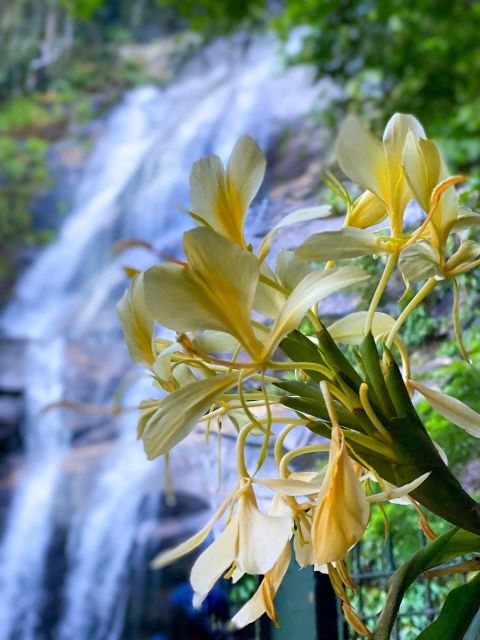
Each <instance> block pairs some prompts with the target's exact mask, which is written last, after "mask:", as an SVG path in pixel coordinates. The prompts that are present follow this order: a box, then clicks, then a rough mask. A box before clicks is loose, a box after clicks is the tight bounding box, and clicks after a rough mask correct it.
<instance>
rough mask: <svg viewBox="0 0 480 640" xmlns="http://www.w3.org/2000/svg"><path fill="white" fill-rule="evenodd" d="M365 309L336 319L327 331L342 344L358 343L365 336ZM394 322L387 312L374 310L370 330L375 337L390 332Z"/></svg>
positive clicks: (366, 313)
mask: <svg viewBox="0 0 480 640" xmlns="http://www.w3.org/2000/svg"><path fill="white" fill-rule="evenodd" d="M367 315H368V312H367V311H357V312H355V313H350V314H349V315H348V316H345V317H344V318H340V320H336V321H335V322H334V323H333V324H331V325H330V326H329V327H328V333H329V334H330V335H331V336H332V338H333V339H334V340H335V342H342V343H344V344H360V342H362V340H363V338H364V337H365V322H366V320H367ZM394 324H395V319H394V318H392V316H389V315H388V313H382V312H380V311H377V312H375V314H374V316H373V321H372V327H371V331H372V334H373V336H374V338H376V337H377V336H381V335H383V334H385V333H390V331H391V329H392V328H393V326H394Z"/></svg>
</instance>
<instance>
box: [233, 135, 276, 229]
mask: <svg viewBox="0 0 480 640" xmlns="http://www.w3.org/2000/svg"><path fill="white" fill-rule="evenodd" d="M266 165H267V162H266V160H265V156H264V155H263V152H262V150H261V149H260V147H259V146H258V144H257V143H256V142H255V140H253V138H251V137H250V136H247V135H244V136H241V138H239V139H238V140H237V143H236V144H235V146H234V148H233V151H232V155H231V156H230V160H229V161H228V165H227V175H226V183H227V192H228V198H229V204H230V210H231V215H232V217H233V221H234V223H235V224H234V227H235V229H236V233H238V235H239V236H240V234H241V235H242V237H243V223H244V220H245V216H246V213H247V211H248V207H249V206H250V204H251V203H252V200H253V199H254V197H255V196H256V195H257V192H258V190H259V189H260V187H261V185H262V182H263V178H264V176H265V168H266ZM231 239H232V240H233V238H231Z"/></svg>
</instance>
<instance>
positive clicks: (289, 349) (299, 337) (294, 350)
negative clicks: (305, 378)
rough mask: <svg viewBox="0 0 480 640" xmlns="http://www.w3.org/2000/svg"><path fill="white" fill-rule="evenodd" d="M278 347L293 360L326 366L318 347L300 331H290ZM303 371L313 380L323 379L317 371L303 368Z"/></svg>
mask: <svg viewBox="0 0 480 640" xmlns="http://www.w3.org/2000/svg"><path fill="white" fill-rule="evenodd" d="M280 348H281V350H282V351H283V353H285V355H287V356H288V357H289V358H290V360H292V361H293V362H312V363H313V364H320V365H322V366H326V364H325V360H324V359H323V357H322V355H321V353H320V351H319V350H318V347H317V346H316V345H315V344H314V343H313V342H312V341H311V340H309V339H308V338H307V337H306V336H304V335H303V334H302V333H300V331H292V332H291V333H289V334H288V336H287V337H286V338H284V339H283V340H282V341H281V343H280ZM305 372H306V373H307V374H308V375H309V376H310V378H311V379H312V380H314V381H315V382H320V381H321V380H324V379H325V376H323V375H322V374H321V373H320V372H319V371H313V370H311V369H305Z"/></svg>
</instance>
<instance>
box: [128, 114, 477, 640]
mask: <svg viewBox="0 0 480 640" xmlns="http://www.w3.org/2000/svg"><path fill="white" fill-rule="evenodd" d="M336 150H337V159H338V164H339V166H340V168H341V169H342V171H343V173H344V174H345V175H346V176H347V177H348V178H349V179H350V180H351V181H353V182H354V183H356V184H357V185H359V186H360V187H361V188H362V189H365V191H364V192H363V194H362V195H361V196H360V197H359V198H358V199H357V200H355V201H352V200H351V198H350V196H349V193H348V191H347V190H346V188H345V187H344V186H343V184H342V183H341V182H340V181H339V180H338V179H337V178H333V177H331V178H330V179H329V182H330V184H331V186H332V188H334V189H335V191H336V192H337V194H338V195H340V196H341V197H342V198H343V200H344V201H345V208H346V216H345V222H344V226H343V227H342V228H341V229H340V230H338V231H328V232H323V233H316V234H314V235H312V236H311V237H309V238H308V239H307V240H305V241H304V242H303V243H302V244H300V246H298V247H296V248H293V249H292V248H289V250H285V249H283V250H281V251H280V252H278V254H277V256H276V261H275V263H274V264H273V263H271V262H270V256H271V252H272V240H273V238H274V236H275V234H276V233H277V231H278V230H279V229H281V228H284V227H287V226H289V225H292V224H299V223H301V222H303V221H306V220H314V219H316V218H321V217H325V216H327V215H329V213H330V210H329V207H327V206H319V207H312V208H308V209H301V210H298V211H295V212H293V213H290V214H288V215H287V216H286V217H285V218H283V219H282V220H281V221H280V223H278V224H277V225H276V226H275V227H273V229H271V231H270V232H269V233H268V234H267V235H266V236H265V238H264V239H263V241H262V242H261V243H260V246H259V247H258V250H257V251H254V250H253V248H252V246H251V245H249V244H247V241H246V239H245V235H244V222H245V217H246V214H247V211H248V209H249V206H250V204H251V202H252V201H253V199H254V197H255V195H256V194H257V192H258V190H259V188H260V186H261V184H262V181H263V177H264V173H265V167H266V162H265V158H264V156H263V154H262V152H261V150H260V149H259V147H258V146H257V145H256V143H255V142H254V141H253V140H252V139H251V138H250V137H248V136H243V137H242V138H240V140H239V141H238V142H237V144H236V145H235V147H234V149H233V152H232V155H231V157H230V160H229V162H228V164H227V167H226V168H224V166H223V165H222V163H221V161H220V159H219V158H218V157H216V156H209V157H206V158H204V159H201V160H199V161H197V162H195V163H194V165H193V168H192V172H191V176H190V196H191V211H190V215H191V217H192V218H193V220H194V221H195V223H196V227H195V228H194V229H192V230H190V231H187V232H186V233H185V235H184V239H183V249H184V255H185V259H184V261H183V260H182V261H170V262H165V263H163V264H158V265H155V266H153V267H151V268H150V269H148V270H147V271H145V272H143V273H134V272H132V275H133V277H132V281H131V285H130V288H129V290H128V291H127V292H126V293H125V295H124V297H123V298H122V300H121V301H120V303H119V305H118V312H119V315H120V319H121V323H122V327H123V331H124V335H125V339H126V342H127V345H128V347H129V351H130V355H131V357H132V359H133V360H134V361H135V362H136V363H138V364H140V365H142V366H144V367H146V368H147V369H148V371H149V373H150V375H151V377H152V379H153V381H154V384H155V386H156V387H157V389H158V390H160V391H162V390H163V391H164V392H166V393H167V395H165V394H163V395H162V394H161V393H159V394H158V396H159V397H158V398H155V399H150V400H146V401H144V402H143V403H142V405H141V407H140V418H139V422H138V437H139V438H141V439H142V440H143V442H144V446H145V450H146V453H147V455H148V457H149V458H155V457H157V456H161V455H166V454H168V453H169V452H170V450H171V449H172V448H173V447H174V446H175V445H176V444H178V443H179V442H180V441H181V440H183V439H184V438H185V437H186V436H187V435H188V434H189V433H190V432H191V431H192V430H193V429H194V428H195V427H196V426H197V425H199V424H203V425H206V426H208V428H211V429H213V428H215V427H214V425H215V424H216V420H219V419H221V418H229V419H230V421H231V423H232V424H233V425H234V426H235V428H236V430H237V442H236V450H237V463H236V464H237V470H238V482H237V486H236V487H235V488H234V489H233V491H232V492H231V494H230V495H229V496H228V497H227V498H226V500H225V501H224V502H223V503H222V505H221V506H220V508H219V509H218V511H217V512H216V513H215V514H214V516H213V517H212V518H211V520H210V521H209V522H208V523H207V524H206V525H205V527H204V528H203V529H202V530H201V531H200V532H198V533H197V534H196V535H194V536H193V537H192V538H190V539H189V540H187V541H185V542H184V543H182V544H181V545H180V546H179V547H177V548H175V549H172V550H169V551H166V552H163V553H161V554H160V555H159V556H158V557H157V558H156V559H155V560H154V563H153V564H154V566H156V567H163V566H165V565H166V564H168V563H170V562H172V561H173V560H175V559H176V558H178V557H180V556H182V555H184V554H186V553H189V552H191V551H192V550H194V549H195V548H197V547H199V546H200V545H202V544H203V543H204V541H206V539H207V538H208V536H209V534H210V532H211V530H212V527H213V526H214V524H215V523H217V522H220V521H222V519H223V521H224V522H225V527H224V529H223V532H222V533H221V535H219V536H218V537H217V538H216V539H215V541H214V542H213V543H212V544H211V545H210V546H208V547H207V548H206V549H205V550H204V551H203V552H202V553H201V554H200V556H199V557H198V558H197V560H196V562H195V564H194V566H193V569H192V573H191V583H192V586H193V589H194V592H195V602H196V603H201V601H202V600H203V599H204V598H205V596H206V595H207V594H208V592H209V590H210V589H211V588H212V586H213V585H214V584H215V582H216V581H217V580H218V579H219V578H220V577H221V576H224V577H226V578H230V579H232V580H233V581H236V580H238V579H239V578H240V577H241V576H242V575H244V574H245V573H247V574H253V575H260V576H263V578H262V581H261V583H260V586H259V588H258V590H257V591H256V592H255V594H254V595H253V597H252V599H251V600H250V601H249V602H248V603H247V604H245V605H244V607H243V608H242V609H241V610H240V611H239V612H238V613H237V614H236V615H235V616H234V618H233V624H234V625H235V626H237V627H242V626H245V625H246V624H248V623H250V622H252V621H254V620H255V619H257V618H258V617H259V616H261V615H262V614H263V613H266V614H267V615H268V616H269V617H270V618H271V619H272V620H274V621H275V622H277V613H276V610H275V606H274V597H275V594H276V592H277V590H278V587H279V585H280V583H281V581H282V579H283V577H284V575H285V572H286V570H287V567H288V566H289V563H290V562H291V554H292V549H293V554H294V557H295V560H296V562H297V563H298V565H299V566H300V567H305V566H307V565H313V567H314V568H315V569H316V570H320V571H325V572H328V574H329V576H330V579H331V582H332V585H333V587H334V589H335V591H336V592H337V594H338V595H339V597H340V598H341V599H342V601H343V608H344V613H345V616H346V619H347V620H348V622H349V623H350V624H351V625H352V626H353V627H354V628H355V629H356V630H357V632H358V633H359V634H361V635H365V636H369V634H370V631H369V630H368V629H367V628H366V626H365V625H364V624H363V622H362V621H361V620H360V619H359V618H358V616H357V615H356V614H355V612H354V611H353V609H352V607H351V605H350V602H349V599H348V593H347V589H350V588H353V587H354V585H353V583H352V580H351V578H350V576H349V574H348V571H347V565H346V558H347V556H348V553H349V550H350V549H351V548H352V546H354V545H355V544H356V543H357V542H358V541H360V540H361V539H362V537H363V535H364V533H365V531H366V529H367V526H368V522H369V518H370V510H371V505H372V504H373V503H378V502H381V501H384V500H390V499H399V498H403V499H404V501H405V497H407V498H408V500H406V501H407V503H408V504H410V503H411V504H413V505H414V506H415V508H417V509H419V506H418V503H421V504H423V505H425V506H427V507H428V508H429V509H430V510H432V511H433V512H435V513H437V514H439V515H441V516H442V517H444V518H445V519H447V520H449V521H450V522H452V523H453V524H456V525H459V526H462V527H464V528H466V529H468V530H470V531H473V532H475V533H479V532H480V517H479V515H478V509H476V503H475V502H474V501H473V500H472V499H471V498H470V496H468V495H467V494H466V493H465V492H464V491H463V489H462V488H461V486H460V485H459V483H458V482H457V481H456V479H455V478H454V477H453V476H452V474H451V473H450V471H449V470H448V467H447V466H446V464H445V460H444V456H443V454H442V452H439V451H438V448H437V447H436V446H435V444H434V443H433V442H432V441H431V439H430V438H429V436H428V434H427V432H426V430H425V428H424V427H423V425H422V423H421V422H420V420H419V418H418V416H417V414H416V412H415V409H414V407H413V404H412V401H411V396H412V395H413V392H414V391H415V390H416V391H418V392H419V393H421V394H423V395H424V396H425V397H426V398H427V399H428V401H429V402H430V403H431V404H432V406H433V407H434V408H435V409H436V410H438V411H439V412H440V413H442V414H443V415H444V416H446V417H447V418H448V419H449V420H451V421H452V422H454V423H456V424H457V425H459V426H460V427H463V428H464V429H466V430H467V431H468V432H469V433H470V434H471V435H472V436H475V437H479V436H480V416H479V415H478V414H476V413H475V412H473V411H472V410H471V409H470V408H469V407H467V406H466V405H464V404H463V403H461V402H459V401H458V400H456V399H454V398H451V397H449V396H447V395H445V394H443V393H441V392H440V391H436V390H433V389H430V388H429V387H428V386H426V385H424V384H423V383H420V382H417V381H415V380H413V379H412V373H411V366H410V360H409V356H408V353H407V350H406V348H405V345H404V343H403V342H402V340H401V337H400V330H401V328H402V325H403V323H404V322H405V320H406V318H407V317H408V315H409V314H410V313H411V312H412V311H413V310H414V309H415V308H416V307H417V306H418V305H419V304H421V303H422V301H423V300H424V299H425V298H426V296H427V295H428V294H429V293H430V292H431V291H432V290H433V289H434V288H435V287H436V286H437V285H438V284H439V282H441V281H442V280H445V279H448V280H449V281H451V282H452V283H453V287H454V300H455V303H454V319H456V320H458V295H457V293H456V286H455V276H456V275H457V274H460V273H464V272H467V271H470V270H471V269H473V268H474V267H475V266H477V265H478V264H479V256H480V245H478V244H477V243H475V242H473V241H472V240H469V239H465V235H466V231H465V230H468V229H469V228H471V227H473V226H475V225H478V224H479V222H480V214H478V213H475V212H473V211H471V210H469V209H466V208H465V207H460V206H459V203H458V197H457V193H456V189H455V185H456V184H457V183H459V182H461V181H462V180H463V178H462V177H461V176H450V175H449V172H448V170H447V168H446V166H445V163H444V161H443V158H442V156H441V153H440V151H439V149H438V147H437V146H436V145H435V143H434V142H432V141H431V140H428V139H427V138H426V135H425V133H424V130H423V128H422V127H421V125H420V123H419V122H418V121H417V120H416V119H415V118H414V117H413V116H409V115H403V114H396V115H394V116H393V117H392V118H391V120H390V121H389V123H388V125H387V127H386V129H385V133H384V136H383V140H382V141H380V140H377V139H376V138H375V137H374V136H373V135H372V134H371V133H370V132H369V131H367V130H366V129H364V127H363V126H362V125H361V123H360V122H359V121H358V120H356V119H355V118H353V117H352V118H349V119H347V120H346V122H345V123H344V125H343V127H342V129H341V131H340V134H339V138H338V142H337V149H336ZM411 200H416V202H417V203H418V205H419V207H420V208H421V209H422V210H423V211H424V216H423V219H422V221H421V222H420V223H419V225H418V226H417V227H416V228H413V229H411V228H407V226H406V225H405V224H404V215H405V210H406V208H407V205H408V203H409V202H410V201H411ZM381 224H384V226H383V227H382V226H381ZM369 254H371V255H374V256H376V257H378V260H380V261H382V262H383V263H384V270H383V274H382V276H381V277H380V279H379V282H378V286H377V288H376V291H375V294H374V296H373V298H372V301H371V304H370V306H369V308H368V309H366V310H361V311H358V312H356V313H353V314H349V315H347V316H345V317H343V318H341V319H339V320H338V321H336V322H335V323H333V324H332V325H330V327H328V329H327V328H326V327H325V326H324V325H323V324H322V322H321V320H320V318H321V304H322V300H324V299H325V298H326V297H328V296H330V295H332V294H334V293H337V292H339V291H341V290H343V289H345V288H347V287H351V286H353V285H358V284H359V283H360V282H362V281H364V280H365V279H366V278H367V277H368V276H367V274H365V273H364V272H363V271H362V269H360V268H359V267H358V266H352V265H349V264H348V260H349V259H351V258H356V257H359V256H363V255H369ZM339 260H341V261H342V265H341V266H337V261H339ZM397 269H399V270H400V271H401V273H402V275H403V278H404V280H405V281H406V282H407V283H408V282H414V283H415V282H417V281H424V283H423V284H422V285H421V286H419V287H417V289H418V290H417V293H416V294H415V295H413V297H412V298H411V300H410V302H409V304H408V305H407V306H406V307H405V309H404V310H403V311H402V312H401V313H399V315H398V316H397V317H394V316H392V315H388V314H385V313H381V312H379V311H377V308H378V305H379V304H380V302H381V298H382V296H383V294H384V292H385V289H386V287H387V284H388V282H389V280H390V278H391V277H392V275H393V274H394V273H395V271H396V270H397ZM414 286H416V285H414ZM156 325H159V326H160V327H164V328H167V329H170V330H173V331H174V332H176V339H174V340H167V339H165V338H161V337H157V333H156V329H155V327H156ZM457 325H458V322H457V321H456V326H457ZM305 326H308V328H309V330H308V331H307V332H305V331H304V330H303V328H304V327H305ZM305 333H308V335H305ZM345 345H347V346H345ZM348 345H352V346H351V347H348ZM347 348H351V349H353V350H354V352H355V355H356V358H357V361H358V363H359V368H358V370H357V369H356V368H355V367H353V366H352V364H351V360H349V359H348V358H347V357H346V355H345V349H347ZM395 350H396V352H397V353H398V354H399V357H400V360H401V368H400V367H399V366H398V365H397V363H396V361H395V358H394V356H393V355H392V353H393V352H394V351H395ZM273 408H275V411H273ZM297 429H304V430H308V431H309V432H310V433H311V434H313V435H312V437H313V438H314V440H313V441H314V444H310V445H308V446H304V447H301V448H298V449H288V448H287V447H286V446H285V440H286V437H287V435H288V434H289V433H290V432H291V431H293V430H297ZM251 438H255V439H256V441H257V442H258V440H259V439H260V441H261V443H262V444H261V446H260V447H259V457H258V462H257V465H256V468H255V469H249V468H248V466H247V464H246V462H245V447H246V445H247V443H248V442H249V440H250V439H251ZM328 441H330V442H328ZM272 444H274V447H273V448H274V458H275V463H276V468H277V471H278V473H277V476H276V477H264V476H262V468H263V465H264V462H265V460H266V457H267V453H268V451H269V449H270V448H271V446H272ZM317 452H325V453H327V452H328V461H327V462H326V463H324V464H323V466H322V464H321V462H320V461H319V462H318V463H317V465H316V466H314V468H312V469H311V470H310V471H302V472H298V471H295V470H294V469H293V468H292V461H293V460H294V459H295V458H298V457H300V456H304V455H306V454H312V453H317ZM321 459H323V458H321ZM260 485H261V486H262V487H263V488H264V489H265V487H266V488H267V489H268V490H270V491H271V496H272V499H271V504H270V507H269V509H268V511H267V512H264V511H262V510H260V509H259V506H258V504H257V498H256V493H255V491H256V487H258V486H260ZM375 486H378V487H379V489H376V490H375V489H374V487H375ZM422 522H423V523H424V526H425V528H426V530H427V531H428V528H427V524H426V523H425V521H424V519H423V520H422ZM292 538H293V544H292Z"/></svg>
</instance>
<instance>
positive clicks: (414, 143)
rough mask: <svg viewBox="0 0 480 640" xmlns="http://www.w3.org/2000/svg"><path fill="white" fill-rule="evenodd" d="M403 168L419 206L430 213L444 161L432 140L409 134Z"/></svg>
mask: <svg viewBox="0 0 480 640" xmlns="http://www.w3.org/2000/svg"><path fill="white" fill-rule="evenodd" d="M402 163H403V166H404V168H405V175H406V178H407V180H408V183H409V185H410V188H411V190H412V192H413V195H414V196H415V198H416V200H417V202H418V204H419V205H420V206H421V207H422V209H423V210H424V211H426V212H428V210H429V208H430V198H431V195H432V191H433V189H434V188H435V187H436V186H437V184H438V183H439V182H440V175H441V169H442V159H441V156H440V151H439V150H438V147H437V145H436V144H435V143H434V142H432V141H431V140H424V139H419V138H416V137H415V136H414V135H413V133H409V135H408V136H407V140H406V143H405V148H404V151H403V159H402Z"/></svg>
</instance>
